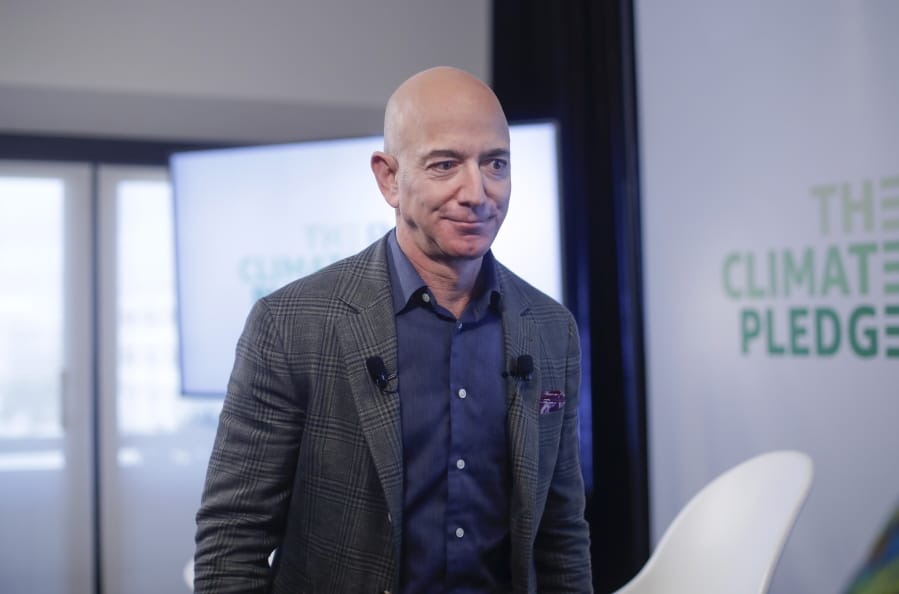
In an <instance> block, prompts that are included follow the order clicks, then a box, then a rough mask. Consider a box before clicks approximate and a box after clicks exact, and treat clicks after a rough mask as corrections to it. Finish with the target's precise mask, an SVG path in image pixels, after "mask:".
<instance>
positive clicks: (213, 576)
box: [195, 239, 592, 593]
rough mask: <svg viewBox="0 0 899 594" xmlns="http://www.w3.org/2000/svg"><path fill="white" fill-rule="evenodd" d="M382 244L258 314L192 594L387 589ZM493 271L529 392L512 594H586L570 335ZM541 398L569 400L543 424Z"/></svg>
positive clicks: (515, 458) (391, 447)
mask: <svg viewBox="0 0 899 594" xmlns="http://www.w3.org/2000/svg"><path fill="white" fill-rule="evenodd" d="M386 249H387V248H386V240H385V239H381V240H379V241H377V242H376V243H374V244H372V245H371V246H369V247H368V248H366V249H365V250H364V251H362V252H360V253H359V254H357V255H355V256H352V257H350V258H347V259H345V260H342V261H340V262H337V263H335V264H333V265H331V266H329V267H327V268H325V269H323V270H322V271H320V272H318V273H316V274H313V275H311V276H308V277H306V278H302V279H300V280H297V281H295V282H293V283H291V284H289V285H287V286H285V287H284V288H282V289H280V290H278V291H276V292H275V293H273V294H271V295H269V296H267V297H265V298H263V299H261V300H260V301H258V302H257V303H256V304H255V305H254V307H253V309H252V311H251V313H250V315H249V318H248V320H247V322H246V326H245V328H244V331H243V334H242V336H241V338H240V340H239V342H238V345H237V353H236V361H235V364H234V370H233V372H232V375H231V379H230V382H229V384H228V394H227V396H226V398H225V403H224V407H223V409H222V413H221V417H220V419H219V426H218V432H217V434H216V438H215V444H214V446H213V450H212V455H211V457H210V460H209V468H208V472H207V477H206V485H205V488H204V493H203V498H202V503H201V505H200V509H199V511H198V513H197V534H196V540H197V548H196V557H195V591H196V592H209V593H212V592H215V593H223V592H284V593H286V592H292V593H294V592H295V593H300V592H316V593H326V592H327V593H330V592H334V593H338V592H339V593H357V592H371V593H375V592H389V591H393V592H396V591H398V576H399V552H400V543H401V542H402V538H403V533H402V526H403V451H402V444H403V440H402V430H401V427H400V411H399V398H398V397H397V396H396V394H391V393H389V391H387V392H388V393H382V391H381V390H379V389H378V387H377V386H376V385H375V383H374V382H373V381H372V379H371V377H370V376H369V373H368V371H367V370H366V366H365V361H366V359H368V358H369V357H372V356H379V357H382V358H383V359H384V362H385V364H386V367H387V369H396V350H397V341H396V330H395V326H394V313H393V301H392V298H391V290H390V280H389V273H388V270H387V256H386ZM497 275H498V282H499V285H500V289H501V291H502V294H503V301H502V324H503V334H504V343H505V344H504V347H505V358H506V360H507V361H509V362H511V361H514V360H515V359H516V357H518V356H519V355H522V354H528V355H531V356H532V357H533V359H534V372H533V374H532V377H531V380H530V381H520V380H516V379H514V378H511V377H510V378H509V380H508V384H507V385H508V390H507V401H508V412H507V420H506V423H507V435H508V439H509V454H510V461H511V468H512V501H511V517H510V518H509V522H510V531H511V573H512V581H513V589H514V591H515V592H528V593H530V592H537V591H539V592H589V591H592V586H591V575H590V557H589V534H588V527H587V524H586V522H585V520H584V487H583V482H582V477H581V469H580V463H579V457H578V436H577V423H578V421H577V403H578V384H579V381H580V349H579V342H578V335H577V328H576V326H575V324H574V320H573V319H572V317H571V315H570V314H569V313H568V311H567V310H565V309H564V308H563V307H562V306H560V305H559V304H557V303H556V302H555V301H553V300H551V299H550V298H548V297H547V296H545V295H543V294H542V293H540V292H539V291H537V290H536V289H534V288H533V287H531V286H530V285H528V284H527V283H525V282H524V281H523V280H521V279H520V278H518V277H517V276H515V275H514V274H512V273H511V272H510V271H509V270H508V269H506V268H505V267H503V266H501V265H497ZM499 371H500V370H497V372H499ZM549 390H562V391H564V393H565V395H566V398H565V404H564V406H563V407H562V408H561V410H557V411H554V412H546V414H541V411H540V407H539V398H540V394H541V393H542V392H543V391H549ZM544 412H545V411H544ZM485 430H489V429H487V428H485ZM437 537H438V538H439V537H440V535H437ZM275 550H277V552H276V555H275V558H274V562H273V564H272V566H271V567H270V566H269V563H268V562H267V559H268V557H269V555H270V554H271V553H272V551H275Z"/></svg>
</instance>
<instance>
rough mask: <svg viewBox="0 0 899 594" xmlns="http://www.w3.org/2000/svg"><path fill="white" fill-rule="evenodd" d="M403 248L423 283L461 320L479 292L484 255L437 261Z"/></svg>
mask: <svg viewBox="0 0 899 594" xmlns="http://www.w3.org/2000/svg"><path fill="white" fill-rule="evenodd" d="M398 239H399V238H398ZM400 249H402V250H403V253H404V254H405V255H406V257H407V258H408V259H409V262H411V263H412V267H413V268H415V271H416V272H418V274H419V276H421V280H423V281H424V282H425V284H426V285H427V286H428V288H430V289H431V292H432V293H434V297H435V298H436V299H437V302H438V303H439V304H440V305H441V306H442V307H445V308H446V309H448V310H449V311H450V312H451V313H452V314H453V315H454V316H455V317H456V319H459V318H461V317H462V312H463V311H465V307H466V306H467V305H468V303H469V302H470V301H471V299H472V297H473V296H474V295H475V293H476V292H477V289H478V287H477V282H478V278H479V276H480V272H481V264H482V263H483V261H484V258H483V256H482V257H480V258H477V259H474V260H468V259H461V258H459V259H456V260H433V259H431V258H428V257H427V256H426V255H425V254H423V253H422V252H420V251H418V250H414V249H404V246H403V244H402V242H400Z"/></svg>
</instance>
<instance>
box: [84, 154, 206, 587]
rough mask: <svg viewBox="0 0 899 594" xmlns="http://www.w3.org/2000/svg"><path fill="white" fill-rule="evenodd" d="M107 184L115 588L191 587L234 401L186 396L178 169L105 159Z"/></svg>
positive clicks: (110, 516) (106, 419)
mask: <svg viewBox="0 0 899 594" xmlns="http://www.w3.org/2000/svg"><path fill="white" fill-rule="evenodd" d="M98 179H99V190H100V191H99V197H100V212H101V219H100V227H101V230H100V242H101V243H100V245H101V249H100V253H101V261H100V268H101V278H102V279H103V282H102V285H101V311H102V312H103V313H102V316H101V320H100V328H101V335H102V341H101V342H102V344H103V345H104V346H103V350H102V351H101V411H102V413H101V414H102V418H101V427H102V430H101V440H102V442H103V444H104V447H103V449H102V461H101V468H102V476H103V477H104V480H103V491H102V497H101V501H102V505H101V509H102V522H101V524H102V526H103V543H104V546H103V563H102V566H103V584H104V591H106V592H129V593H130V594H143V593H146V594H156V593H158V592H170V593H172V594H175V593H177V592H190V591H191V590H192V587H191V585H192V576H193V563H192V559H193V553H194V533H195V530H196V525H195V521H194V517H195V515H196V512H197V509H198V507H199V504H200V495H201V493H202V487H203V480H204V478H205V475H206V465H207V463H208V461H209V453H210V451H211V449H212V442H213V439H214V437H215V429H216V426H217V421H218V414H219V412H220V411H221V407H222V400H221V399H202V398H186V397H184V396H182V395H181V390H180V376H179V372H178V330H177V324H176V315H175V314H176V309H175V308H176V298H175V251H174V250H175V243H174V222H173V218H172V217H173V215H172V194H171V186H170V184H169V180H168V176H167V173H166V170H165V169H164V168H146V167H121V166H103V167H101V168H100V170H99V176H98Z"/></svg>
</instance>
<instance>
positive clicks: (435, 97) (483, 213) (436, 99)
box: [372, 70, 511, 265]
mask: <svg viewBox="0 0 899 594" xmlns="http://www.w3.org/2000/svg"><path fill="white" fill-rule="evenodd" d="M427 74H428V73H426V75H427ZM423 78H425V80H416V79H415V77H414V78H413V79H410V81H407V83H406V85H404V86H401V87H400V89H399V90H398V91H397V93H395V95H394V97H393V98H391V104H388V112H387V118H386V124H385V152H384V153H376V154H375V155H373V157H372V168H373V169H374V170H375V175H376V177H377V178H378V181H379V186H380V187H381V191H382V193H383V194H384V198H385V199H386V200H387V202H388V203H389V204H390V205H391V206H393V207H394V208H395V209H396V212H397V239H398V241H399V243H400V246H401V247H402V248H403V251H404V252H405V253H406V254H407V256H409V258H410V259H411V260H413V261H415V260H416V259H418V258H419V257H421V256H423V257H425V258H427V259H428V260H431V261H434V262H444V263H447V264H450V265H452V263H453V262H454V261H470V260H479V259H480V258H481V257H483V256H484V254H485V253H486V252H487V250H488V249H490V245H491V244H492V243H493V240H494V238H495V237H496V234H497V232H498V231H499V228H500V225H502V222H503V220H504V219H505V216H506V212H507V210H508V206H509V195H510V193H511V179H510V161H509V128H508V125H507V123H506V118H505V116H504V115H503V112H502V109H501V108H500V106H499V102H498V101H497V99H496V97H495V96H494V95H493V92H492V91H490V89H489V88H488V87H486V86H485V85H484V84H483V83H481V82H480V81H478V80H477V79H475V78H473V77H471V76H470V75H467V74H465V73H461V72H459V71H454V70H448V71H446V72H438V73H434V76H432V77H430V78H428V77H427V76H425V77H423ZM410 83H411V84H410ZM378 160H380V163H379V164H376V161H378ZM379 169H380V171H381V173H380V174H379ZM410 252H411V253H410Z"/></svg>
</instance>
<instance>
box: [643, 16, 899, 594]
mask: <svg viewBox="0 0 899 594" xmlns="http://www.w3.org/2000/svg"><path fill="white" fill-rule="evenodd" d="M636 19H637V21H636V22H637V38H638V46H637V49H638V58H639V63H638V71H639V88H638V90H639V96H640V128H641V135H642V136H641V151H642V156H641V169H642V174H643V179H642V195H643V238H644V258H645V260H644V274H645V289H646V292H645V297H646V327H647V336H646V349H647V358H648V362H647V363H648V365H647V369H648V416H649V441H650V489H651V512H652V514H651V515H652V525H653V538H654V542H657V540H658V538H659V537H660V535H661V534H662V532H663V531H664V530H665V528H667V526H668V524H669V523H670V522H671V520H672V519H673V518H674V516H675V515H676V514H677V512H678V511H679V510H680V509H681V507H682V506H683V505H684V504H685V503H686V502H687V501H688V500H689V498H690V497H691V496H692V495H693V494H695V493H696V492H697V491H698V490H699V489H700V488H702V486H704V485H705V484H706V483H707V482H708V481H710V480H711V479H712V478H714V477H715V476H716V475H717V474H719V473H720V472H722V471H724V470H726V469H727V468H729V467H731V466H733V465H735V464H737V463H739V462H741V461H743V460H745V459H747V458H749V457H751V456H753V455H755V454H758V453H761V452H764V451H768V450H772V449H780V448H791V449H798V450H802V451H804V452H806V453H808V454H809V455H810V456H811V457H812V458H813V460H814V462H815V467H816V475H815V481H814V484H813V485H812V489H811V494H810V496H809V499H808V501H807V503H806V506H805V508H804V509H803V511H802V513H801V515H800V516H799V520H798V522H797V524H796V527H795V530H794V532H793V533H792V536H791V537H790V540H789V541H788V543H787V546H786V549H785V552H784V555H783V557H782V559H781V562H780V565H779V567H778V569H777V571H776V572H775V575H774V580H773V583H772V589H771V591H772V592H773V593H775V594H797V593H806V592H807V593H814V594H836V593H842V592H845V591H846V589H847V587H848V585H849V582H851V580H852V578H853V577H854V576H855V574H856V572H857V571H858V569H859V568H860V566H861V564H862V563H863V562H864V558H865V557H866V555H867V553H868V552H869V550H870V548H871V547H872V546H873V544H874V540H875V538H876V536H877V534H878V532H879V531H880V530H881V529H882V528H883V526H884V525H885V523H886V522H887V520H888V519H889V516H890V515H891V513H892V511H893V509H894V507H895V506H896V505H897V503H899V472H897V467H899V466H897V456H899V454H897V452H899V35H897V33H896V28H897V26H899V2H892V1H886V0H884V1H873V0H872V1H867V2H865V1H858V2H848V1H837V0H827V1H814V2H812V1H804V2H798V1H793V2H786V3H784V2H774V1H771V0H765V1H763V2H715V1H711V0H687V1H686V2H675V3H671V2H664V1H663V0H638V1H637V2H636Z"/></svg>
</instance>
